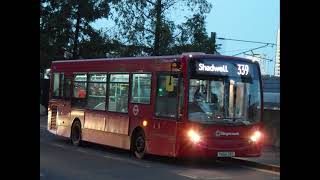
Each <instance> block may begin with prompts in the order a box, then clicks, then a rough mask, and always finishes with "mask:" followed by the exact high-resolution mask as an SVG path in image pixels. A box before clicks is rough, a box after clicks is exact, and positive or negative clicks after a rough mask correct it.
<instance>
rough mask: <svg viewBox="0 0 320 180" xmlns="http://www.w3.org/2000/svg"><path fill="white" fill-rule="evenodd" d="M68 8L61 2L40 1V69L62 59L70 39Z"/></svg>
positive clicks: (61, 0)
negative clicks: (67, 19)
mask: <svg viewBox="0 0 320 180" xmlns="http://www.w3.org/2000/svg"><path fill="white" fill-rule="evenodd" d="M69 16H70V7H69V6H67V2H66V1H63V0H56V1H52V0H42V1H41V3H40V67H41V68H43V69H45V68H48V67H49V66H50V62H51V61H52V60H56V59H63V57H64V53H65V51H66V49H67V48H68V43H69V41H70V37H71V33H72V31H71V27H72V24H71V22H70V21H66V20H65V17H69Z"/></svg>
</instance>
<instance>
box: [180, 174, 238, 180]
mask: <svg viewBox="0 0 320 180" xmlns="http://www.w3.org/2000/svg"><path fill="white" fill-rule="evenodd" d="M178 175H180V176H184V177H187V178H190V179H201V180H218V179H232V177H226V176H223V177H198V176H192V175H187V174H182V173H178Z"/></svg>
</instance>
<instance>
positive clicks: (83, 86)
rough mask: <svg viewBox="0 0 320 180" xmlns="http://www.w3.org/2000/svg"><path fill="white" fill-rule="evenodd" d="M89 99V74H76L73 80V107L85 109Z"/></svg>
mask: <svg viewBox="0 0 320 180" xmlns="http://www.w3.org/2000/svg"><path fill="white" fill-rule="evenodd" d="M86 97H87V74H76V75H74V79H73V96H72V105H73V106H77V107H83V106H85V104H86Z"/></svg>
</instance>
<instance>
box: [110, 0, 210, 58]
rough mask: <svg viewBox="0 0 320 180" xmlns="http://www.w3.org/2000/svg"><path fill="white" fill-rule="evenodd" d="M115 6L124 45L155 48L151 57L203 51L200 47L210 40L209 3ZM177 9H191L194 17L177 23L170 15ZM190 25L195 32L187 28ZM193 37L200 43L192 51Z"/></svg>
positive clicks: (178, 0) (129, 0) (185, 0)
mask: <svg viewBox="0 0 320 180" xmlns="http://www.w3.org/2000/svg"><path fill="white" fill-rule="evenodd" d="M181 5H182V7H181ZM113 7H114V10H115V12H116V13H117V17H116V18H115V22H116V24H117V25H118V28H119V35H120V36H121V37H122V39H124V43H126V44H131V45H135V46H146V47H147V48H149V49H150V48H151V49H152V51H151V52H149V53H148V54H149V55H164V54H169V53H177V52H180V51H184V52H185V50H189V49H199V50H202V51H203V49H201V47H203V45H200V44H201V43H204V42H206V43H208V42H207V41H209V39H208V36H206V33H205V28H204V26H205V22H204V14H206V13H209V12H210V10H211V8H212V5H211V4H210V3H209V2H207V0H122V1H116V2H114V3H113ZM177 7H180V8H181V9H186V10H188V11H189V12H190V14H193V17H192V18H191V19H187V22H186V23H184V24H182V25H177V24H175V23H174V22H173V21H172V20H171V19H169V18H168V17H167V15H168V14H169V13H170V12H172V11H173V10H175V9H176V8H177ZM200 12H201V13H200ZM197 21H200V22H197ZM191 23H197V24H196V25H191ZM188 26H189V27H193V28H194V29H187V28H185V27H188ZM178 31H180V32H178ZM192 33H195V34H192ZM175 34H178V35H179V34H181V35H180V36H178V35H175ZM191 34H192V36H193V38H194V41H192V42H194V43H196V44H195V45H192V47H191V48H190V47H189V46H190V45H189V44H186V43H187V42H188V40H190V38H189V37H190V36H191ZM205 39H206V40H205ZM178 46H179V47H178ZM178 49H179V50H178ZM206 49H208V48H206ZM206 51H209V50H206Z"/></svg>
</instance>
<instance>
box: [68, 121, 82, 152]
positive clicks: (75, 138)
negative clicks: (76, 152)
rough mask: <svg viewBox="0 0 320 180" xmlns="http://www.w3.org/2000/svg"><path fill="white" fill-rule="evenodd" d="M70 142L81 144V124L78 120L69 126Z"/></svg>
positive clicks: (76, 144)
mask: <svg viewBox="0 0 320 180" xmlns="http://www.w3.org/2000/svg"><path fill="white" fill-rule="evenodd" d="M70 139H71V142H72V144H73V145H75V146H79V145H80V144H81V124H80V122H79V121H75V122H74V123H73V125H72V128H71V137H70Z"/></svg>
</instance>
